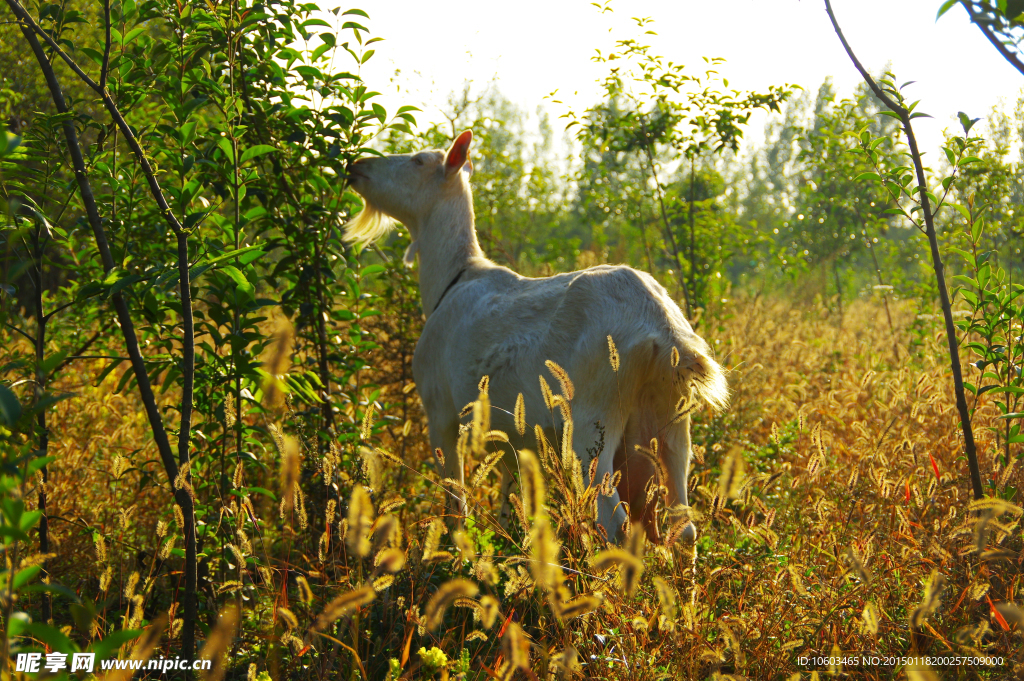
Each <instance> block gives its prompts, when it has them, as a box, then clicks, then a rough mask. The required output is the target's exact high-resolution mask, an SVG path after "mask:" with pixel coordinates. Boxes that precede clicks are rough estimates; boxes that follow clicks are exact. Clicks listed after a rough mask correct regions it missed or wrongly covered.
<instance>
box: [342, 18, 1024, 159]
mask: <svg viewBox="0 0 1024 681" xmlns="http://www.w3.org/2000/svg"><path fill="white" fill-rule="evenodd" d="M940 4H941V3H940V2H939V0H834V2H833V8H834V11H835V13H836V17H837V19H838V21H839V23H840V26H841V27H842V29H843V32H844V34H845V35H846V38H847V40H848V41H849V42H850V44H851V46H852V47H853V50H854V51H855V53H856V54H857V56H858V57H859V59H860V60H861V62H862V63H863V64H864V65H865V66H866V67H867V68H868V69H869V70H870V71H872V72H873V73H875V72H877V71H879V70H880V69H881V68H883V67H884V66H885V65H886V63H891V65H892V68H893V71H894V72H895V74H896V76H897V79H898V81H900V82H903V81H907V80H914V81H917V82H916V83H915V84H914V85H911V86H910V87H909V89H908V90H907V94H908V96H910V97H911V100H913V99H920V100H921V104H920V105H919V108H918V110H919V111H924V112H927V113H929V114H931V115H932V116H933V117H934V118H933V119H915V132H917V135H918V138H919V141H920V143H921V147H922V150H923V151H924V150H932V151H933V153H934V152H935V151H936V150H937V149H938V145H939V144H940V143H941V141H942V129H943V128H946V127H948V128H950V129H951V130H953V129H956V128H955V120H956V113H957V112H958V111H965V112H967V113H968V114H969V115H971V116H972V117H977V116H986V115H988V113H989V111H990V110H991V108H992V106H993V105H995V104H997V103H998V102H999V100H1000V98H1002V99H1003V100H1004V101H1005V104H1006V106H1007V107H1008V108H1012V107H1013V105H1014V103H1015V102H1016V100H1017V98H1018V97H1019V96H1020V92H1021V86H1022V85H1024V76H1021V74H1019V73H1018V72H1017V71H1016V70H1015V69H1014V68H1013V67H1011V66H1010V65H1009V64H1008V63H1006V62H1005V61H1004V60H1003V58H1002V57H1001V56H1000V55H999V54H998V53H997V52H996V50H995V49H994V48H993V47H992V45H991V44H990V43H988V42H987V41H986V40H985V38H984V36H982V34H981V32H980V31H978V29H977V28H976V27H974V26H972V25H971V24H970V22H969V21H968V19H967V14H966V12H965V11H964V10H963V8H962V7H959V6H957V7H955V8H953V9H952V10H950V12H948V13H947V14H946V15H945V16H943V17H942V18H941V19H939V20H938V21H936V19H935V14H936V11H937V10H938V7H939V5H940ZM358 6H359V7H360V8H362V9H363V10H365V11H366V12H367V13H368V14H369V15H370V22H369V24H368V28H369V29H370V30H371V32H372V33H373V34H374V35H376V36H380V37H383V38H384V41H382V42H379V43H377V44H376V45H374V47H375V48H376V50H377V51H376V54H375V55H374V57H373V58H372V59H371V60H370V61H369V62H367V64H365V65H364V66H363V67H362V75H363V77H364V79H365V81H366V82H367V83H368V84H369V85H370V86H371V87H372V88H373V89H375V90H378V91H380V92H382V93H383V94H384V95H385V97H384V98H383V99H381V100H378V101H380V102H381V103H382V104H384V105H385V106H386V107H387V108H388V110H389V111H392V110H394V109H395V108H397V106H399V105H401V104H409V103H413V104H418V105H420V106H421V107H422V108H423V109H424V111H423V113H422V114H419V117H420V119H421V120H430V121H437V120H443V118H442V117H441V109H442V108H443V107H444V105H445V102H446V100H447V95H448V93H449V92H451V91H453V90H461V88H462V86H463V83H464V82H465V81H467V80H470V81H472V82H473V88H474V90H476V91H479V90H482V89H483V88H485V87H486V86H487V84H488V83H490V82H491V81H492V80H493V79H495V78H496V79H497V87H498V88H499V89H500V91H501V92H502V93H503V94H504V95H505V96H506V97H508V98H509V99H511V100H512V101H513V102H515V103H516V104H518V105H520V106H521V107H522V108H523V109H524V110H526V111H529V112H532V111H535V110H536V108H537V106H538V105H543V106H544V107H545V108H546V109H547V111H548V112H549V113H550V114H551V116H552V118H553V119H556V120H557V117H558V116H559V115H561V114H562V113H564V112H565V106H566V105H571V106H573V107H574V108H576V109H577V110H582V109H584V108H586V106H588V105H589V104H592V103H594V102H596V101H597V100H598V97H599V95H598V87H597V85H596V81H597V80H598V79H599V78H601V76H603V75H604V73H605V69H606V66H605V65H602V64H596V63H594V62H592V61H591V57H592V56H593V55H594V51H595V49H596V48H601V49H604V50H607V49H608V48H610V47H611V46H612V45H613V43H614V40H615V39H618V38H624V37H636V36H638V35H639V31H638V30H637V29H636V28H635V23H634V22H633V21H632V20H631V17H636V16H640V17H651V18H653V19H654V23H653V24H652V25H651V26H649V28H652V29H653V30H655V31H657V32H658V34H659V35H658V36H646V38H647V39H649V40H650V42H651V45H652V47H653V48H654V51H655V53H657V54H661V55H663V56H665V57H667V58H668V59H671V60H673V61H675V62H677V63H683V64H686V65H687V66H691V65H692V66H693V67H694V68H695V69H696V70H701V68H702V67H703V65H704V62H703V60H702V57H705V56H707V57H724V58H725V59H726V60H727V62H726V64H724V65H723V66H722V67H721V68H720V72H721V74H722V75H723V76H725V77H726V78H728V79H729V84H730V87H734V88H738V89H744V90H746V89H750V90H755V91H758V90H761V91H763V90H766V89H767V88H768V86H770V85H781V84H784V83H791V84H798V85H801V86H803V87H804V88H806V89H808V90H810V91H812V93H813V91H815V90H816V89H817V87H818V86H819V85H820V83H821V82H822V81H823V80H824V79H825V77H827V76H831V77H832V78H833V81H834V83H835V84H836V86H837V88H838V91H839V94H840V95H841V96H843V95H849V94H851V93H852V92H853V88H854V87H855V86H856V85H857V84H858V83H859V82H860V76H859V74H858V73H857V71H856V70H855V69H854V67H853V65H852V64H851V63H850V60H849V59H848V57H847V56H846V53H845V52H844V51H843V48H842V45H841V44H840V42H839V39H838V38H837V37H836V35H835V32H834V31H833V30H832V26H831V24H830V22H829V19H828V15H827V14H826V13H825V8H824V2H823V1H815V0H735V1H734V2H730V3H713V2H706V1H704V2H696V1H694V0H676V1H673V2H663V1H658V0H632V1H629V2H627V1H625V0H612V3H611V7H612V9H613V10H614V11H613V12H610V13H609V12H605V13H602V12H601V11H600V10H599V9H597V8H596V7H594V6H592V5H591V3H590V2H588V1H587V0H517V1H516V2H481V1H480V0H475V1H473V2H470V1H468V0H433V1H432V2H424V1H423V0H416V1H409V0H363V1H362V2H361V3H359V5H358ZM396 72H397V75H396ZM555 90H558V95H557V96H556V97H555V99H558V100H561V101H563V102H564V104H562V105H559V104H556V103H553V102H552V101H551V99H550V98H548V99H546V96H548V95H549V94H550V93H551V92H552V91H555ZM765 120H766V119H765V116H763V115H762V116H757V117H756V118H754V119H752V121H751V125H750V128H749V129H748V131H747V133H746V138H747V139H748V140H749V141H750V142H749V143H753V144H756V143H758V142H759V141H760V140H761V139H763V132H762V131H763V127H764V123H765ZM561 127H562V126H560V125H557V124H556V130H560V128H561Z"/></svg>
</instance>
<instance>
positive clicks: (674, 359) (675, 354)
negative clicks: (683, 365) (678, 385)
mask: <svg viewBox="0 0 1024 681" xmlns="http://www.w3.org/2000/svg"><path fill="white" fill-rule="evenodd" d="M677 366H679V348H677V347H676V346H674V345H673V346H672V368H673V369H675V368H676V367H677Z"/></svg>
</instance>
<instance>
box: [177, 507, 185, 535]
mask: <svg viewBox="0 0 1024 681" xmlns="http://www.w3.org/2000/svg"><path fill="white" fill-rule="evenodd" d="M174 522H175V524H176V525H177V526H178V532H184V531H185V513H184V512H183V511H182V510H181V506H179V505H178V504H175V505H174Z"/></svg>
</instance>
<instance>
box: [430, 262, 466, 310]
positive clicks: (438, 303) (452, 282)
mask: <svg viewBox="0 0 1024 681" xmlns="http://www.w3.org/2000/svg"><path fill="white" fill-rule="evenodd" d="M465 273H466V268H465V267H463V268H462V269H461V270H459V273H458V274H456V275H455V278H454V279H452V280H451V281H450V282H449V283H448V286H446V287H445V289H444V291H442V292H441V297H440V298H438V299H437V303H435V304H434V312H437V308H439V307H441V301H442V300H444V297H445V296H446V295H448V292H449V291H451V290H452V286H455V285H456V284H457V283H459V279H462V275H463V274H465Z"/></svg>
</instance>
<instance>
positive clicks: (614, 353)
mask: <svg viewBox="0 0 1024 681" xmlns="http://www.w3.org/2000/svg"><path fill="white" fill-rule="evenodd" d="M608 363H609V364H611V365H612V371H614V372H615V373H619V349H618V348H617V347H615V341H613V340H612V337H611V336H608Z"/></svg>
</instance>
